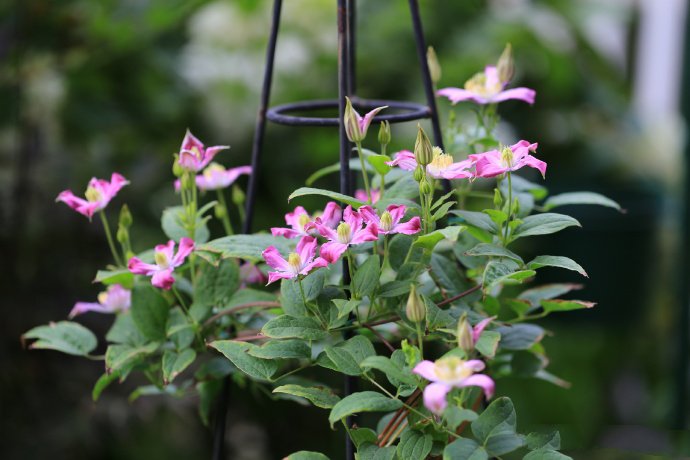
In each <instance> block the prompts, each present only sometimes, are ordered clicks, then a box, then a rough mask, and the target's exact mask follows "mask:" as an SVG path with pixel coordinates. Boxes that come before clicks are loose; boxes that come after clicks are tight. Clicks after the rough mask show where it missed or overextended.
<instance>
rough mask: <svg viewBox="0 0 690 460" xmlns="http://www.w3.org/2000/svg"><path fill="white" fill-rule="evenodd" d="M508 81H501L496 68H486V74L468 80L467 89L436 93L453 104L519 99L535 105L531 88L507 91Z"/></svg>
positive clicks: (449, 89)
mask: <svg viewBox="0 0 690 460" xmlns="http://www.w3.org/2000/svg"><path fill="white" fill-rule="evenodd" d="M507 84H508V82H507V81H501V79H500V78H499V76H498V70H497V69H496V66H491V65H490V66H486V68H485V69H484V72H480V73H478V74H476V75H474V76H473V77H472V78H470V79H469V80H467V82H466V83H465V88H464V89H461V88H443V89H440V90H438V91H437V92H436V94H437V95H439V96H445V97H447V98H448V99H450V101H451V102H452V103H453V104H457V103H458V102H460V101H472V102H476V103H477V104H495V103H497V102H502V101H506V100H509V99H517V100H521V101H525V102H527V103H529V104H534V98H535V96H536V94H537V93H536V91H534V90H533V89H530V88H513V89H508V90H505V91H504V89H503V88H505V86H506V85H507Z"/></svg>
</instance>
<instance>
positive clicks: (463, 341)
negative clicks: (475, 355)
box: [456, 313, 474, 354]
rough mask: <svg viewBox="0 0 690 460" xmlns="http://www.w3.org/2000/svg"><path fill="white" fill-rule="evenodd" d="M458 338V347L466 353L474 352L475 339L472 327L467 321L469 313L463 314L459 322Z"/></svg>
mask: <svg viewBox="0 0 690 460" xmlns="http://www.w3.org/2000/svg"><path fill="white" fill-rule="evenodd" d="M456 335H457V337H458V347H460V348H461V349H462V350H464V351H465V353H468V354H469V352H471V351H472V350H474V339H473V338H472V326H470V323H469V321H467V313H463V314H462V316H461V317H460V320H459V321H458V330H457V332H456Z"/></svg>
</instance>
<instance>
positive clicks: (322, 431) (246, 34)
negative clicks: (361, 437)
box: [0, 0, 687, 460]
mask: <svg viewBox="0 0 690 460" xmlns="http://www.w3.org/2000/svg"><path fill="white" fill-rule="evenodd" d="M420 3H421V11H422V17H423V20H424V24H425V33H426V38H427V41H428V43H429V44H430V45H433V46H434V47H435V48H436V51H437V53H438V55H439V59H440V62H441V65H442V67H443V78H442V81H441V83H440V86H442V87H444V86H461V85H462V84H463V82H464V81H465V80H466V79H468V78H469V77H471V76H472V75H473V74H474V73H475V72H477V71H479V70H481V69H482V68H483V66H484V65H486V64H490V63H493V62H494V61H495V60H496V59H497V57H498V55H499V54H500V52H501V51H502V49H503V47H504V45H505V43H507V42H510V43H512V44H513V49H514V51H515V55H516V61H517V75H516V78H515V84H517V85H519V86H528V87H532V88H535V89H536V90H537V93H538V95H537V103H536V104H535V105H534V106H533V107H530V106H528V105H526V104H523V103H520V102H507V103H504V104H503V105H502V106H501V108H500V112H501V114H502V116H503V117H504V118H503V124H502V125H501V126H500V129H499V137H501V138H502V139H503V140H504V141H505V142H506V143H508V142H514V141H516V140H518V139H521V138H524V139H528V140H530V141H535V142H539V143H540V148H539V154H540V157H541V158H543V159H544V160H545V161H547V162H548V164H549V171H548V175H547V179H546V181H545V185H546V186H547V187H548V188H549V190H550V191H551V192H552V193H558V192H565V191H576V190H592V191H597V192H600V193H604V194H606V195H608V196H610V197H612V198H614V199H616V200H617V201H619V202H620V203H621V204H622V206H623V207H624V208H626V209H627V213H626V214H617V213H615V212H613V211H611V210H608V209H590V208H584V207H583V208H574V209H572V210H568V211H571V212H572V214H573V215H574V216H575V217H576V218H578V219H579V220H580V221H581V222H582V224H583V226H584V228H583V229H577V230H572V229H569V230H567V231H564V232H562V233H559V234H557V235H553V236H550V237H547V238H542V239H541V240H540V243H539V244H540V247H539V248H538V250H539V252H540V253H545V254H558V255H565V256H569V257H573V258H575V259H576V260H577V261H578V262H580V263H581V264H582V265H583V266H584V267H585V269H586V270H587V272H588V273H589V275H590V279H589V280H587V281H586V287H585V288H584V289H583V290H581V291H579V292H577V297H578V298H582V299H586V300H593V301H596V302H598V305H597V307H596V308H595V309H593V310H588V311H583V312H577V313H571V314H565V315H563V316H560V317H554V318H553V319H549V320H548V321H547V322H546V327H547V328H548V329H549V330H550V331H551V332H552V333H553V335H550V336H548V337H547V338H546V339H545V344H546V346H547V350H549V353H550V357H551V358H552V365H551V367H550V370H551V371H552V372H553V373H555V374H557V375H559V376H560V377H562V378H564V379H565V380H567V381H569V382H571V383H572V388H571V389H569V390H565V389H562V388H559V387H555V386H552V385H550V384H548V383H545V382H534V381H527V380H519V379H514V380H509V381H506V380H502V381H499V382H498V393H499V394H507V395H509V396H511V397H512V398H513V399H514V401H515V404H516V406H517V411H518V423H519V427H520V431H521V432H528V431H529V430H531V429H539V428H543V427H546V426H554V425H555V426H557V427H558V428H559V429H560V430H561V434H562V438H563V447H564V450H565V451H566V452H567V453H568V454H570V455H571V456H573V457H574V458H576V459H618V458H620V459H633V458H635V459H636V458H640V459H642V458H658V457H659V456H663V457H669V458H678V457H681V456H683V455H684V454H686V453H687V452H686V451H684V450H683V443H684V442H686V443H687V438H686V432H685V431H684V430H679V429H678V428H679V427H678V426H677V425H674V422H673V421H674V419H676V418H677V417H676V416H674V414H676V415H677V413H679V412H680V413H684V412H686V411H687V407H679V406H678V404H679V401H678V400H677V398H676V390H675V388H674V385H675V380H674V379H675V378H676V370H677V368H678V363H679V362H680V361H679V360H680V359H682V358H683V357H685V358H687V350H685V349H683V350H682V354H683V356H679V353H678V344H677V335H678V334H677V332H678V319H679V316H678V311H679V309H680V302H679V300H678V295H677V293H678V292H679V282H680V280H679V279H678V263H679V262H680V260H681V257H682V254H680V253H679V252H678V251H679V249H678V248H679V247H681V246H680V235H681V234H680V232H679V224H680V218H679V216H680V215H681V211H682V209H683V206H684V203H683V202H682V200H681V195H680V189H681V185H682V182H681V181H682V179H683V177H682V139H683V137H682V123H681V119H680V117H679V114H678V98H679V94H678V92H679V88H680V83H679V82H680V80H679V78H680V75H681V66H680V58H681V53H680V45H681V44H682V40H683V35H682V34H683V32H684V15H683V11H684V8H685V6H686V5H685V3H686V2H684V1H675V2H674V1H660V2H652V1H649V2H644V1H642V2H634V1H625V0H618V1H607V0H599V1H595V0H588V1H581V2H570V1H566V0H563V1H559V0H539V1H538V0H534V1H526V0H525V1H521V0H494V1H481V0H465V1H443V2H442V1H433V0H422V1H421V2H420ZM654 4H656V5H657V6H656V7H654V6H653V5H654ZM358 6H359V9H358V15H359V17H358V24H357V26H358V43H359V45H360V46H359V49H358V56H357V57H358V65H357V66H358V93H359V95H360V96H362V97H371V98H389V99H400V100H414V101H420V102H421V101H423V100H424V98H423V91H422V87H421V79H420V75H419V70H418V62H417V60H416V54H415V48H414V41H413V37H412V33H411V24H410V18H409V12H408V9H407V2H405V1H402V0H399V1H394V0H389V1H383V0H380V1H366V2H365V1H360V2H359V3H358ZM270 9H271V2H270V1H268V0H234V1H231V0H219V1H205V0H193V1H190V0H184V1H183V0H148V1H142V0H98V1H94V0H63V1H60V2H53V1H49V0H23V1H18V2H15V3H14V4H13V5H3V6H0V12H1V13H2V14H0V57H1V58H2V59H0V102H1V103H2V106H3V107H5V110H2V111H0V152H1V155H2V156H0V200H1V201H0V203H2V208H1V209H0V211H1V212H0V218H1V219H2V225H1V226H0V236H1V238H2V239H1V241H0V242H1V245H2V246H1V248H2V252H1V254H2V259H3V267H4V268H5V272H4V273H3V275H2V277H0V283H2V284H1V285H2V288H3V290H2V292H3V300H2V305H3V307H4V308H3V313H4V315H3V319H2V320H0V337H1V338H2V342H1V346H0V362H1V363H3V364H4V365H3V369H2V372H0V458H7V459H38V458H53V459H147V460H155V459H167V460H172V459H189V458H209V457H210V450H211V434H210V431H209V430H207V429H206V428H204V427H202V425H201V423H200V422H199V420H198V417H197V415H196V412H195V404H196V401H195V400H194V399H193V398H191V397H190V398H187V399H182V400H173V399H171V398H164V397H151V398H141V399H139V400H137V401H135V402H134V403H131V404H130V403H128V401H127V396H128V394H129V392H131V391H132V389H133V388H134V387H135V384H136V383H137V382H127V383H126V384H125V385H122V386H115V387H112V388H109V389H108V390H107V391H106V393H105V394H104V395H103V396H102V398H101V400H100V401H99V402H98V403H97V404H94V403H93V402H92V401H91V399H90V390H91V387H92V385H93V383H94V382H95V380H96V379H97V378H98V376H99V375H100V374H101V373H102V370H103V369H102V363H100V362H90V361H83V360H80V359H77V358H72V357H67V356H64V355H60V354H57V353H54V352H29V351H26V350H24V349H23V348H22V345H21V343H20V341H19V336H20V335H21V333H22V332H24V331H26V330H28V329H29V328H31V327H33V326H35V325H38V324H43V323H46V322H48V321H51V320H60V319H64V318H65V317H66V315H67V313H68V312H69V310H70V309H71V307H72V305H73V304H74V302H75V301H77V300H86V301H88V300H89V299H92V298H94V297H95V295H96V294H97V292H98V291H99V289H98V286H95V285H93V284H91V280H92V279H93V275H94V273H95V270H96V269H97V268H98V267H100V266H102V265H103V264H105V263H107V261H108V260H109V252H108V248H107V245H106V244H105V241H104V238H103V234H102V228H101V226H100V225H99V224H98V223H97V222H94V223H92V224H90V223H89V222H88V221H87V220H86V219H85V218H83V217H82V216H79V215H77V214H75V213H74V212H72V211H70V210H69V209H68V208H67V207H65V206H64V205H62V204H55V203H54V198H55V197H56V196H57V194H58V193H59V192H60V191H61V190H63V189H65V188H72V189H74V190H75V192H78V191H81V190H83V189H84V188H85V187H86V183H87V181H88V180H89V178H90V177H92V176H97V177H108V176H109V175H110V173H111V172H112V171H118V172H120V173H122V174H123V175H125V176H126V177H127V178H128V179H129V180H130V181H131V185H130V186H128V187H126V188H125V189H124V190H123V191H122V192H121V193H120V195H119V196H118V197H117V198H116V200H115V201H114V203H113V204H114V206H112V205H111V208H112V209H115V208H116V207H119V204H121V203H123V202H127V203H128V204H129V205H130V207H131V209H132V211H133V213H134V216H135V227H134V235H133V241H134V246H135V250H138V251H141V250H143V249H146V248H148V247H150V246H151V245H152V244H155V243H157V242H159V241H161V240H162V238H164V237H163V235H162V233H161V231H160V229H159V227H158V222H159V218H160V215H161V212H162V210H163V209H164V207H166V206H168V205H171V204H173V203H175V200H176V197H175V195H174V193H173V188H172V182H171V173H170V170H171V160H172V154H173V153H174V152H176V151H177V149H178V148H179V143H180V141H181V139H182V136H183V135H184V131H185V129H186V128H190V129H191V130H192V131H193V132H194V133H195V134H196V135H197V136H198V137H200V138H201V139H202V140H204V141H205V142H206V143H207V144H211V145H215V144H230V145H231V146H232V149H231V150H230V151H229V152H224V153H222V154H221V155H220V156H219V157H218V159H219V161H220V162H222V163H224V164H225V165H226V166H239V165H243V164H248V162H249V153H250V149H251V138H252V135H253V124H254V119H255V116H256V110H257V105H258V100H259V91H260V85H261V77H262V73H263V67H264V53H265V47H266V41H267V35H268V27H269V23H270ZM662 10H663V11H662ZM664 14H665V15H666V16H664ZM660 15H661V16H660ZM659 17H661V18H662V19H663V18H666V19H667V22H665V23H662V28H661V29H659V28H658V22H654V21H653V19H654V18H657V19H658V18H659ZM654 24H656V26H654ZM650 27H651V29H650ZM654 27H657V28H656V29H655V28H654ZM650 30H651V32H650ZM335 31H336V29H335V2H334V1H330V2H329V1H323V0H285V1H284V8H283V22H282V24H281V33H280V36H279V40H278V51H277V58H276V73H275V78H274V87H273V96H272V103H273V104H277V103H283V102H290V101H296V100H302V99H316V98H329V97H334V96H335V95H336V94H337V75H336V32H335ZM659 37H661V39H660V38H659ZM664 37H666V39H668V41H664V39H665V38H664ZM669 43H670V44H671V45H672V46H669ZM674 46H675V48H674ZM674 53H675V54H674ZM664 58H665V60H664ZM659 59H660V61H659ZM659 62H660V63H659ZM650 65H652V66H653V67H652V68H651V69H650V68H649V66H650ZM440 107H441V110H442V119H443V120H447V111H448V108H449V105H448V104H447V103H446V102H441V103H440ZM467 109H468V106H464V107H463V106H460V108H459V109H458V111H459V112H460V111H461V110H465V111H467ZM414 130H415V124H414V123H408V124H404V125H396V126H394V128H393V134H394V144H395V145H394V147H397V148H410V147H412V143H413V139H414V137H413V136H414ZM265 145H266V148H265V156H264V162H263V165H262V169H261V171H260V174H261V183H260V192H259V193H260V196H259V202H258V205H257V215H256V222H255V228H256V229H263V228H267V227H269V226H272V225H277V224H280V223H281V222H282V214H283V213H284V212H285V211H287V210H288V209H290V208H291V206H294V204H293V205H289V204H288V203H287V200H286V197H287V195H288V194H289V193H290V191H292V190H293V189H294V188H296V187H298V186H300V185H303V182H304V179H306V177H307V176H308V175H309V174H310V173H311V172H312V171H314V170H316V169H317V168H319V167H322V166H325V165H329V164H332V163H334V162H335V161H337V156H338V152H337V149H338V140H337V131H335V130H332V129H320V128H289V127H283V126H276V125H270V124H269V125H268V132H267V138H266V144H265ZM528 177H529V178H531V179H534V180H536V178H534V177H531V176H528ZM244 180H245V179H243V180H242V181H243V182H242V183H243V184H244ZM336 180H337V178H336V177H335V176H333V177H330V178H326V179H322V180H321V182H319V183H317V186H320V187H323V188H335V187H337V183H336ZM310 203H314V204H317V203H318V201H314V202H309V201H307V200H305V201H304V202H300V204H310ZM216 230H219V229H216ZM522 249H523V250H524V251H526V252H530V251H536V250H537V248H530V247H523V248H522ZM8 262H9V263H8ZM540 281H543V282H549V281H572V282H580V281H581V280H580V279H578V278H577V275H572V276H571V275H570V274H569V273H563V272H562V271H553V272H550V271H544V272H543V274H540ZM683 282H685V280H683ZM80 321H83V323H84V324H86V325H87V326H88V327H90V328H92V329H93V330H95V331H96V332H97V333H100V334H104V333H105V331H106V330H107V328H108V327H109V324H110V321H111V318H109V317H103V316H99V315H86V316H84V317H83V319H80ZM101 337H102V335H101ZM255 396H256V399H255V400H252V399H251V398H249V397H248V395H247V394H246V391H245V390H242V389H240V388H238V387H234V388H233V394H232V399H231V414H230V422H229V426H228V436H227V440H228V446H229V451H230V454H229V458H233V459H244V460H250V459H257V460H258V459H274V458H282V456H284V455H287V454H288V453H290V452H292V451H295V450H299V449H311V450H319V449H320V450H322V451H324V452H326V453H328V454H329V455H330V456H331V458H333V459H337V458H341V456H342V445H343V442H342V438H341V433H334V432H331V431H330V430H329V429H328V427H327V423H326V415H327V414H326V412H324V411H321V410H318V409H314V408H305V407H301V406H298V405H296V404H294V403H290V402H285V401H282V402H277V403H276V402H272V401H270V400H268V399H267V398H266V397H265V396H263V395H255Z"/></svg>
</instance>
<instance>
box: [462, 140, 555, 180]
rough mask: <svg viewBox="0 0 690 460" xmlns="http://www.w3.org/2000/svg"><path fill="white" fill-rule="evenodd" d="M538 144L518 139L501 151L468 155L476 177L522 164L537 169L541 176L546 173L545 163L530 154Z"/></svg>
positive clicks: (512, 168) (498, 172)
mask: <svg viewBox="0 0 690 460" xmlns="http://www.w3.org/2000/svg"><path fill="white" fill-rule="evenodd" d="M537 145H538V144H536V143H535V144H530V143H529V142H527V141H520V142H518V143H517V144H513V145H511V146H510V147H507V146H506V147H503V149H501V151H500V152H499V151H498V150H490V151H488V152H484V153H476V154H472V155H470V159H471V160H473V161H474V162H475V165H476V169H477V171H476V176H477V177H494V176H498V175H500V174H503V173H505V172H508V171H517V170H518V169H520V168H522V167H523V166H529V167H530V168H534V169H538V170H539V172H540V173H541V175H542V177H544V176H545V175H546V163H544V162H543V161H541V160H539V159H537V158H535V157H533V156H532V155H530V152H536V150H537Z"/></svg>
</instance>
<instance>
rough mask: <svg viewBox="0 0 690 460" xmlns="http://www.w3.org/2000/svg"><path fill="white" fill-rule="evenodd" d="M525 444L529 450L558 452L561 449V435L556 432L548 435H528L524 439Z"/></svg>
mask: <svg viewBox="0 0 690 460" xmlns="http://www.w3.org/2000/svg"><path fill="white" fill-rule="evenodd" d="M525 444H527V448H528V449H529V450H537V449H541V448H544V447H545V448H547V449H553V450H558V449H560V448H561V434H560V433H559V432H558V431H552V432H550V433H530V434H528V435H527V437H526V438H525Z"/></svg>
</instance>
